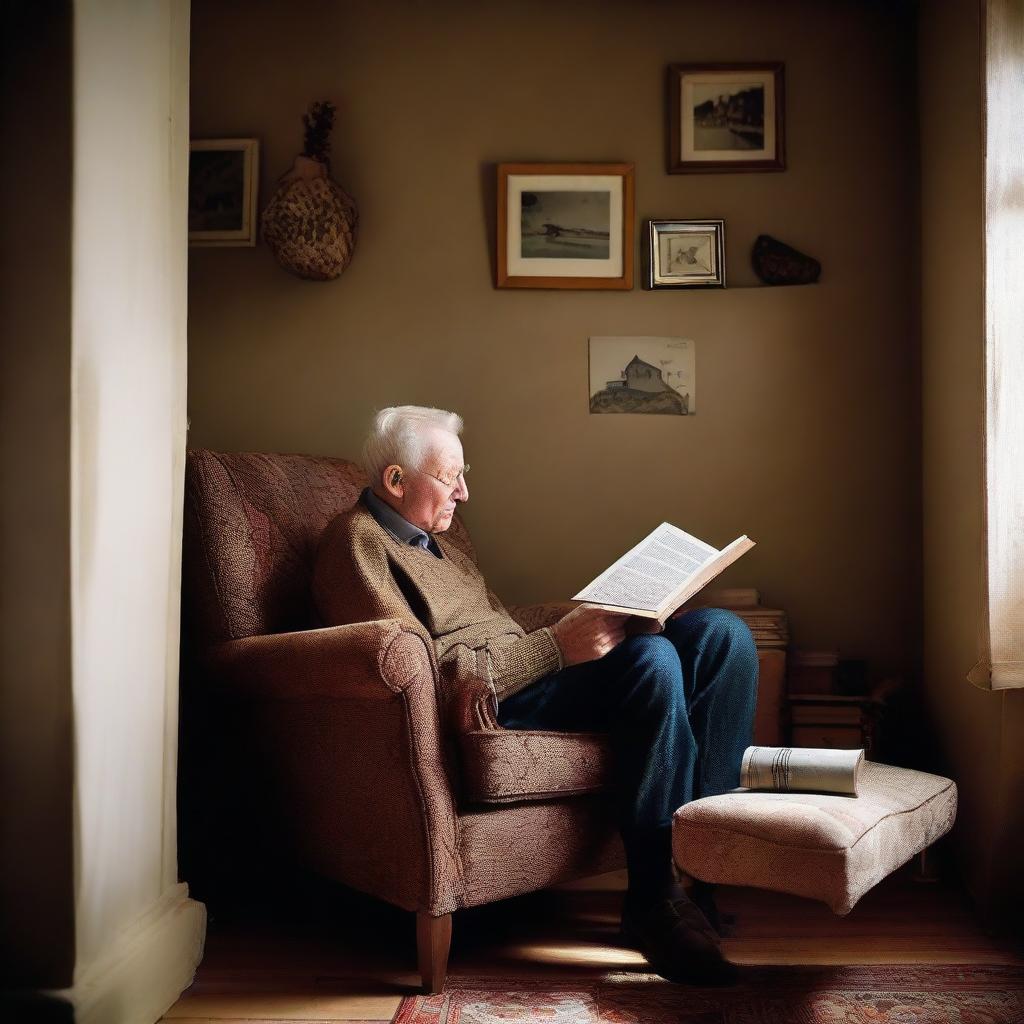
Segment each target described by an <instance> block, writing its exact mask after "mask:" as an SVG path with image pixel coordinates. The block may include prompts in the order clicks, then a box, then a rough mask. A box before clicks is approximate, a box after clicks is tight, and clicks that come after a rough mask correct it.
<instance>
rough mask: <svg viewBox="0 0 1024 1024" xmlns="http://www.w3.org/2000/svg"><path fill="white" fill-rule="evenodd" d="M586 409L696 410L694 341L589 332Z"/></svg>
mask: <svg viewBox="0 0 1024 1024" xmlns="http://www.w3.org/2000/svg"><path fill="white" fill-rule="evenodd" d="M590 411H591V412H592V413H645V414H656V415H666V416H692V415H693V414H694V413H695V412H696V411H697V404H696V358H695V344H694V342H693V341H692V340H691V339H690V338H662V337H649V336H637V337H592V338H591V339H590Z"/></svg>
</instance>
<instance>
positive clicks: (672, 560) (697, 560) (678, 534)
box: [573, 523, 754, 622]
mask: <svg viewBox="0 0 1024 1024" xmlns="http://www.w3.org/2000/svg"><path fill="white" fill-rule="evenodd" d="M753 546H754V542H753V541H752V540H750V538H749V537H745V536H744V537H737V538H736V540H734V541H733V542H732V543H731V544H729V545H728V546H726V547H724V548H722V549H721V550H719V549H718V548H713V547H712V546H711V545H710V544H705V543H704V541H702V540H698V539H697V538H696V537H693V536H691V535H690V534H688V533H686V532H685V531H684V530H680V529H679V527H677V526H673V525H672V524H671V523H662V524H661V526H659V527H658V528H657V529H656V530H653V531H652V532H651V533H649V534H648V535H647V536H646V537H644V539H643V540H642V541H640V543H639V544H637V546H636V547H634V548H630V550H629V551H627V552H626V553H625V554H624V555H623V556H622V557H621V558H620V559H619V560H618V561H617V562H615V563H614V564H613V565H610V566H609V567H608V568H607V569H605V571H604V572H603V573H601V575H600V576H598V577H597V579H596V580H594V581H593V582H592V583H590V584H589V585H588V586H586V587H584V588H583V589H582V590H581V591H580V592H579V593H578V594H577V595H576V596H575V597H574V598H573V600H574V601H586V602H587V604H592V605H597V606H598V607H601V608H607V609H608V610H609V611H615V612H627V613H630V614H632V615H639V616H641V617H643V618H645V619H657V620H658V621H659V622H664V621H665V620H666V619H667V618H668V617H669V616H670V615H671V614H672V613H673V612H674V611H675V610H676V609H677V608H679V607H680V605H682V604H684V603H685V602H686V601H689V599H690V598H691V597H693V595H694V594H696V593H697V591H699V590H701V589H702V588H703V587H706V586H707V585H708V584H709V583H710V582H711V581H712V580H713V579H714V578H715V577H716V576H717V575H718V574H719V573H720V572H722V571H723V570H724V569H726V568H728V567H729V566H730V565H732V563H733V562H735V561H736V559H737V558H739V557H740V555H743V554H745V553H746V552H747V551H749V550H750V549H751V548H752V547H753Z"/></svg>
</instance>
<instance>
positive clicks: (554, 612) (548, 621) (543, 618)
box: [508, 601, 579, 633]
mask: <svg viewBox="0 0 1024 1024" xmlns="http://www.w3.org/2000/svg"><path fill="white" fill-rule="evenodd" d="M578 604H579V602H577V601H547V602H545V603H544V604H517V605H512V606H510V607H509V609H508V613H509V615H511V616H512V618H513V619H515V620H516V622H518V623H519V625H520V626H522V628H523V629H525V630H526V632H527V633H532V632H533V631H534V630H535V629H543V628H544V627H545V626H553V625H554V624H555V623H556V622H558V620H559V619H561V618H563V617H564V616H566V615H568V614H569V612H571V611H572V610H573V608H576V607H577V606H578Z"/></svg>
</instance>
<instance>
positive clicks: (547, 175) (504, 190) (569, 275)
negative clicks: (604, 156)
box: [497, 164, 633, 289]
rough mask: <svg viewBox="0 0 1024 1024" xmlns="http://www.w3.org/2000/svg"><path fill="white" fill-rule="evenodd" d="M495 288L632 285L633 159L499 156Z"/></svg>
mask: <svg viewBox="0 0 1024 1024" xmlns="http://www.w3.org/2000/svg"><path fill="white" fill-rule="evenodd" d="M497 271H498V273H497V286H498V287H499V288H618V289H629V288H632V287H633V165H632V164H499V165H498V259H497Z"/></svg>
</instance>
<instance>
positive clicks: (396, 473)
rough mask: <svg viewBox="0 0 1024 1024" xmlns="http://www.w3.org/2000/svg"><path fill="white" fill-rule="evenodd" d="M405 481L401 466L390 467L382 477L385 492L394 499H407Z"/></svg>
mask: <svg viewBox="0 0 1024 1024" xmlns="http://www.w3.org/2000/svg"><path fill="white" fill-rule="evenodd" d="M404 479H405V474H404V473H403V472H402V467H401V466H388V467H387V469H385V470H384V472H383V474H382V475H381V482H382V483H383V484H384V490H386V491H387V492H388V494H390V495H391V496H392V497H394V498H399V499H400V498H403V497H405V484H404V483H403V481H404Z"/></svg>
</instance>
